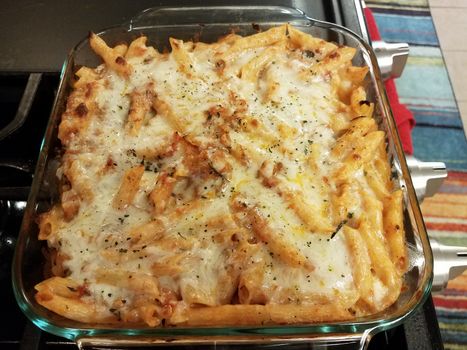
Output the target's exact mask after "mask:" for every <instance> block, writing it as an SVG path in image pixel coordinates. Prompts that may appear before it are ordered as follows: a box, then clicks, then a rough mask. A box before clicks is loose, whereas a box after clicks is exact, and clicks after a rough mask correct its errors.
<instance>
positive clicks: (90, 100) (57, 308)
mask: <svg viewBox="0 0 467 350" xmlns="http://www.w3.org/2000/svg"><path fill="white" fill-rule="evenodd" d="M303 28H306V27H303ZM242 30H243V29H242ZM147 42H148V39H147V37H146V36H140V37H137V38H135V39H134V40H133V41H132V42H131V43H119V44H118V45H116V46H114V47H110V46H109V45H108V44H107V43H106V42H105V41H104V40H103V39H102V38H101V37H99V36H97V35H95V34H93V33H91V35H90V38H89V43H90V46H91V49H92V50H93V51H94V52H95V53H96V54H97V55H98V56H100V57H101V58H102V60H103V64H101V65H99V66H98V67H96V68H90V67H80V68H79V69H78V70H77V71H76V81H75V82H74V84H73V86H72V91H71V93H70V95H69V97H68V101H67V104H66V110H65V111H64V113H63V115H62V120H61V122H60V125H59V130H58V137H59V139H60V141H61V145H62V149H61V152H60V156H59V166H58V169H57V172H56V174H57V177H58V181H57V183H59V191H58V192H59V196H57V203H53V205H52V206H51V208H50V210H48V211H46V212H44V213H42V214H40V215H39V217H38V220H37V224H38V228H39V235H38V238H39V239H40V240H44V241H47V243H45V242H44V244H47V246H48V253H47V254H46V256H47V260H48V263H47V264H46V270H47V275H46V279H45V280H44V281H42V282H40V283H38V284H37V285H36V286H35V288H36V294H35V297H36V300H37V303H38V304H39V305H42V306H43V307H45V308H46V309H48V310H50V311H52V312H54V313H56V314H58V315H61V316H64V317H66V318H68V319H71V320H75V321H78V322H83V323H87V324H88V325H89V324H92V323H104V324H107V323H108V324H115V325H112V328H114V327H120V326H124V327H127V328H128V327H130V328H131V327H134V326H133V325H137V326H138V327H140V326H141V325H145V326H146V327H167V326H175V327H204V326H206V327H218V326H260V325H281V324H287V325H288V324H303V325H309V324H310V323H328V322H339V321H352V320H354V319H360V320H362V319H364V317H366V316H368V315H372V314H375V313H380V312H384V310H385V309H386V308H388V307H389V306H390V305H392V304H393V303H394V302H395V301H396V300H397V298H398V297H399V295H400V293H401V288H402V285H403V279H404V273H405V272H406V270H407V252H406V242H405V237H404V212H403V210H404V206H403V192H402V190H399V189H397V187H396V184H395V182H393V181H392V180H391V164H390V161H389V159H388V154H387V150H386V143H385V137H386V136H385V133H384V132H383V131H381V130H379V125H378V123H377V121H376V120H375V118H374V116H373V113H374V108H375V107H374V104H373V102H372V101H368V100H367V98H368V97H367V89H366V83H367V81H366V79H365V77H366V75H367V73H368V67H366V66H363V67H356V66H354V65H353V63H352V61H353V60H354V56H355V54H356V49H354V48H352V47H346V46H341V45H337V44H335V43H331V42H326V41H324V40H322V39H321V38H317V37H313V36H311V35H309V34H306V33H305V32H302V31H300V30H298V29H296V28H294V27H293V26H292V25H290V24H285V25H282V26H276V27H272V28H270V29H268V30H264V31H259V30H257V33H256V34H254V35H250V36H241V35H238V34H234V33H230V34H228V35H226V36H224V37H222V38H220V39H219V40H218V41H216V42H213V43H202V42H199V41H198V40H197V39H196V38H195V39H194V40H193V41H183V40H181V39H178V38H174V37H172V38H169V44H170V51H169V50H165V51H164V52H162V53H160V52H158V51H157V50H156V49H155V48H154V47H151V46H148V44H147ZM355 61H356V60H355ZM368 96H371V94H368Z"/></svg>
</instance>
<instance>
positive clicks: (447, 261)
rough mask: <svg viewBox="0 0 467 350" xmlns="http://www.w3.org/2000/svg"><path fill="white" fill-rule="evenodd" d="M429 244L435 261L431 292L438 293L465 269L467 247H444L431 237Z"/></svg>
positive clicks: (466, 266) (466, 265) (466, 264)
mask: <svg viewBox="0 0 467 350" xmlns="http://www.w3.org/2000/svg"><path fill="white" fill-rule="evenodd" d="M430 243H431V249H432V250H433V258H434V261H435V264H434V267H433V287H432V291H433V292H440V291H442V290H443V289H444V288H446V286H447V284H448V281H449V280H451V279H453V278H455V277H457V276H459V275H460V274H461V273H462V272H464V270H465V269H466V268H467V247H458V246H448V245H444V244H441V243H439V242H438V241H437V240H436V239H434V238H431V237H430Z"/></svg>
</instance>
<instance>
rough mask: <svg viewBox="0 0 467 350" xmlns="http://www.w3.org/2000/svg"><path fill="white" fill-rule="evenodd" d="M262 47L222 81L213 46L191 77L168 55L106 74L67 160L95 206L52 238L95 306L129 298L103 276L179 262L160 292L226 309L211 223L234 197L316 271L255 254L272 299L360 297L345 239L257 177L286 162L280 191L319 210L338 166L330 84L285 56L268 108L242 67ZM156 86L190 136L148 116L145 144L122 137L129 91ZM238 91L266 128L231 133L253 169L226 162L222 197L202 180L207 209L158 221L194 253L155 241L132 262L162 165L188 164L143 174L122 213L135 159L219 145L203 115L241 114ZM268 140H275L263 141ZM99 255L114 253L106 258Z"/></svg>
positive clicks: (199, 54)
mask: <svg viewBox="0 0 467 350" xmlns="http://www.w3.org/2000/svg"><path fill="white" fill-rule="evenodd" d="M262 50H263V49H262V48H257V49H255V50H249V51H246V52H244V53H242V54H240V56H239V57H238V58H236V59H235V60H234V61H233V62H230V63H228V64H227V66H226V68H225V70H224V72H223V74H222V75H219V74H218V73H217V72H216V71H215V57H213V56H212V55H213V53H212V51H210V50H209V49H206V50H201V49H198V50H195V51H194V52H191V53H190V58H191V59H192V61H193V62H194V64H193V66H194V67H193V76H192V77H191V78H188V77H187V76H186V74H185V73H183V72H182V71H181V70H180V69H179V66H178V63H177V62H176V60H175V58H174V57H173V55H171V54H169V55H167V56H164V58H161V59H154V60H152V61H151V62H149V63H144V64H143V63H141V64H136V61H135V62H133V69H134V71H133V73H132V74H131V76H130V78H129V80H125V79H123V78H122V77H120V76H119V75H118V74H116V73H114V72H112V71H106V72H105V75H104V77H103V78H102V84H100V85H99V88H98V93H97V97H96V102H97V105H98V108H99V113H98V114H97V115H95V116H93V118H92V119H91V121H90V124H89V126H88V127H87V129H86V131H85V132H83V133H81V134H80V135H79V137H77V138H76V139H75V140H74V141H73V142H72V144H71V145H70V146H69V149H70V150H78V152H77V153H76V154H75V155H70V157H71V159H73V160H75V161H77V162H78V163H79V171H80V173H81V174H82V176H83V179H86V180H87V181H88V182H89V185H90V186H91V188H92V192H93V194H94V196H93V199H92V201H90V202H85V201H83V202H82V203H81V207H80V210H79V213H78V214H77V215H76V216H75V217H74V218H73V219H72V220H71V221H69V222H67V223H65V224H64V225H63V226H62V228H61V229H60V230H59V232H58V234H57V235H56V237H55V240H54V241H50V244H51V245H53V246H55V247H56V248H59V249H60V251H61V252H63V253H64V254H65V255H66V256H68V257H69V260H66V262H65V267H66V268H67V269H68V270H69V271H70V278H72V279H74V280H76V281H80V282H83V281H87V282H88V283H89V286H90V287H89V292H90V294H91V296H90V297H89V298H92V299H93V300H94V301H95V302H96V303H99V304H102V305H106V306H108V307H110V306H111V305H112V303H113V302H114V301H115V300H117V299H125V300H131V298H132V294H131V291H129V290H126V289H125V288H121V287H120V288H119V287H118V286H111V285H109V284H106V283H99V282H98V281H96V278H95V271H96V270H97V269H112V268H115V267H116V266H118V268H119V269H122V270H126V271H131V272H138V271H140V272H144V273H149V274H150V273H151V267H152V266H153V264H154V263H157V262H158V261H163V259H166V258H170V257H173V256H174V255H175V254H182V255H183V258H182V259H181V260H180V269H181V272H180V274H179V275H178V277H176V278H172V277H170V276H160V277H159V278H158V283H159V285H160V286H163V287H166V288H169V289H172V290H173V291H174V292H175V293H177V294H179V295H180V296H181V297H183V296H184V293H188V294H189V290H190V288H192V289H194V290H195V291H197V293H200V294H203V293H205V294H206V295H208V294H209V295H211V297H210V298H205V299H202V298H200V300H201V299H202V300H204V302H205V303H206V304H208V305H215V304H218V303H219V300H218V299H216V297H215V295H216V292H215V291H216V290H217V289H218V288H219V283H221V282H220V281H219V275H220V274H221V273H223V271H224V272H225V270H226V268H227V258H226V252H225V249H227V247H228V246H229V245H228V244H227V243H222V242H221V243H219V242H218V241H216V240H214V239H213V232H212V229H211V228H210V227H208V225H207V223H208V222H209V220H212V219H213V218H215V217H216V216H218V215H230V207H229V201H230V198H231V196H233V195H241V196H242V198H245V199H246V201H247V202H248V205H251V206H257V207H258V208H259V211H260V213H261V215H263V216H264V217H265V218H267V221H268V224H269V225H270V226H271V228H272V229H273V230H275V231H277V232H281V233H283V234H284V235H285V239H286V241H287V242H288V244H290V245H291V246H292V247H294V249H296V250H297V251H298V252H300V253H301V254H303V256H305V257H306V259H307V260H308V261H309V262H310V263H311V264H312V265H313V266H314V270H313V271H307V270H305V269H299V268H291V267H290V266H288V265H287V264H286V263H284V262H283V261H280V260H277V259H272V258H271V257H270V255H269V254H268V250H267V247H263V248H262V250H260V251H259V252H258V253H257V255H255V256H254V257H251V259H253V260H254V259H257V261H263V262H266V263H267V266H270V267H269V268H268V269H266V270H265V273H264V275H263V278H262V281H259V283H258V286H257V288H258V289H261V290H263V292H264V293H265V294H267V295H268V300H269V301H270V302H271V303H276V302H287V301H286V300H285V301H284V295H287V294H289V295H292V294H293V296H294V297H293V298H294V299H295V300H299V301H300V302H304V303H306V302H312V301H313V298H314V297H315V296H316V295H320V296H323V297H326V298H328V299H329V300H332V299H333V298H334V297H335V296H336V295H340V296H345V295H347V296H348V295H351V294H352V293H354V292H355V285H354V282H353V279H352V267H351V263H350V257H349V253H348V251H347V248H346V244H345V240H344V238H343V237H342V235H337V236H336V237H335V238H333V239H330V235H329V234H328V233H323V232H311V231H309V230H308V229H307V228H306V227H305V225H304V224H303V222H302V221H301V219H300V218H299V217H298V216H297V214H296V213H295V212H294V211H293V209H291V207H290V205H289V204H288V203H287V202H286V201H285V200H284V198H283V197H281V195H280V193H279V192H278V191H277V190H276V189H275V188H269V187H267V186H264V185H263V184H262V180H261V178H260V177H259V176H258V171H259V169H260V167H261V165H262V163H263V162H264V161H270V162H272V163H273V164H277V163H279V162H280V163H282V165H283V170H282V171H281V172H280V173H279V174H278V175H277V178H278V179H279V180H280V181H281V183H282V186H284V188H287V189H288V190H290V191H297V192H300V193H302V194H303V196H304V197H305V198H307V200H308V201H309V202H310V203H312V204H314V205H318V206H322V205H323V202H326V201H328V200H329V198H330V193H329V189H328V188H327V187H326V186H323V179H322V177H323V176H325V175H329V174H330V173H331V172H332V171H333V170H334V169H335V166H334V165H332V162H330V161H328V160H329V159H328V158H329V151H330V149H331V147H332V145H333V143H334V142H335V137H336V136H335V135H334V132H333V131H332V129H331V128H330V126H329V124H330V121H331V119H332V118H333V114H335V113H336V105H337V103H336V96H334V93H333V90H332V87H331V85H330V83H329V82H327V81H326V80H325V79H323V78H322V77H320V76H311V77H309V79H307V80H305V79H302V78H301V77H300V72H301V70H302V68H303V66H304V63H303V62H301V61H299V60H295V59H289V58H288V57H287V53H285V52H284V53H282V54H280V55H279V56H278V58H277V60H276V61H274V62H273V63H271V64H269V65H268V67H267V74H268V76H269V79H272V80H273V81H276V82H278V83H279V84H278V88H277V90H276V91H275V92H274V96H273V100H272V101H265V100H264V89H266V88H267V86H266V82H265V81H264V80H261V79H260V81H259V83H258V84H254V83H251V82H245V81H244V80H242V79H241V78H239V71H240V67H241V66H243V65H244V64H246V63H247V62H248V61H249V60H251V59H252V58H253V57H255V56H256V55H259V54H261V52H262ZM129 63H132V61H131V60H130V61H129ZM148 84H152V85H151V86H153V89H154V91H153V92H154V94H155V95H157V97H158V98H159V99H161V100H163V101H165V102H166V103H167V104H168V105H169V106H170V108H171V109H172V111H173V113H174V114H175V115H176V116H177V117H178V118H179V123H180V124H181V126H182V128H183V130H176V129H175V127H174V123H173V122H172V121H171V120H169V119H168V118H166V116H163V115H161V114H160V113H157V114H156V113H154V112H150V113H148V116H147V120H145V122H144V125H143V126H142V128H141V130H140V132H139V133H138V135H137V136H130V135H128V134H126V132H125V128H124V126H125V123H126V121H127V118H128V112H129V109H130V97H129V94H130V93H131V92H132V91H134V90H136V89H141V88H144V87H145V86H148ZM232 94H234V95H235V96H237V99H240V100H244V101H245V105H246V112H244V113H243V115H244V116H246V117H248V118H251V119H255V120H257V121H258V122H259V123H260V127H259V129H261V130H259V131H258V130H256V131H255V130H253V131H245V130H244V129H242V128H241V127H238V128H230V131H229V138H230V141H231V143H232V145H233V146H241V147H242V148H243V149H244V151H245V153H246V156H247V158H248V164H247V165H244V164H240V162H239V161H238V160H236V159H234V157H232V156H230V155H228V156H227V162H228V163H229V164H230V165H232V168H233V170H232V172H231V174H230V175H229V178H228V179H226V180H225V181H224V182H225V183H224V184H223V186H224V187H223V188H222V190H220V189H219V188H217V189H216V186H218V185H217V182H215V181H214V182H212V183H210V185H209V187H208V182H206V184H204V185H203V186H204V187H202V188H204V189H203V191H204V192H203V193H205V194H206V196H207V198H209V199H206V200H205V201H204V204H203V205H202V206H200V207H198V209H194V210H192V211H190V212H189V213H188V214H186V215H185V214H182V215H180V216H179V218H178V219H177V220H176V221H171V219H170V218H169V217H167V218H164V217H162V218H161V220H162V221H163V222H164V225H165V227H166V232H165V235H166V237H169V238H170V237H172V238H173V239H174V240H179V241H180V242H182V243H183V242H185V241H186V242H191V245H192V247H191V249H190V250H189V251H184V250H183V249H178V248H177V249H168V248H164V247H159V246H158V243H157V241H155V242H151V243H148V247H146V248H145V254H144V255H143V258H140V257H141V254H139V253H138V254H139V255H138V254H133V253H132V247H131V246H130V243H129V240H128V238H127V237H128V234H129V232H130V230H131V229H132V228H134V227H137V226H140V225H142V224H144V223H147V222H149V221H150V220H151V217H152V215H153V214H152V210H153V206H152V204H151V203H150V202H149V201H148V195H149V193H150V192H151V191H152V190H153V188H154V186H155V184H156V182H157V179H158V178H159V175H160V170H161V168H164V169H169V168H170V167H171V166H172V167H174V168H176V167H177V166H178V167H179V166H181V165H180V164H181V163H180V160H179V159H177V157H176V156H174V157H172V158H170V157H168V158H167V159H164V160H161V161H159V163H158V161H157V160H153V164H151V165H150V166H149V169H147V170H146V171H145V173H144V175H143V177H142V180H141V183H140V189H139V191H138V193H137V194H136V196H135V199H134V202H133V205H131V206H129V207H128V208H126V209H125V210H123V211H118V210H116V209H114V208H113V207H112V201H113V198H114V196H115V193H116V192H117V191H118V189H119V186H120V183H121V179H122V176H123V174H124V173H125V171H126V170H128V169H129V168H131V167H132V166H136V165H137V164H139V162H140V161H141V158H140V157H135V154H134V153H138V152H139V151H144V150H151V149H156V148H157V147H160V146H161V145H165V144H170V142H171V139H172V135H173V134H174V133H175V132H176V131H178V132H179V133H180V134H181V135H182V136H186V137H189V139H190V140H196V141H197V142H199V143H200V144H201V145H207V144H209V142H212V143H213V144H219V143H218V140H217V139H214V140H213V139H212V137H213V135H215V133H213V131H212V129H210V128H209V127H208V126H207V111H208V110H209V109H210V108H213V107H216V106H223V107H225V108H227V109H228V110H230V111H234V110H235V109H236V108H237V107H238V106H235V105H234V104H233V102H232V99H231V97H232ZM214 118H215V117H214ZM239 124H240V123H239ZM261 132H263V134H264V135H267V137H262V136H261V135H262V134H261ZM312 144H319V146H320V149H321V152H320V154H319V155H316V158H317V159H318V162H319V163H320V164H319V169H318V170H316V169H315V170H312V169H311V168H310V165H309V163H308V159H309V157H310V152H311V145H312ZM84 145H88V147H87V148H86V149H89V151H88V152H87V153H82V152H80V151H79V150H82V149H83V147H84ZM214 149H215V148H214ZM214 149H210V153H209V154H210V155H212V154H214V153H213V150H214ZM131 150H133V151H131ZM109 157H110V158H111V159H112V162H114V163H115V165H116V166H115V167H114V168H112V169H111V170H110V171H108V172H106V173H105V174H104V173H103V172H102V169H103V167H104V166H105V164H106V162H107V160H108V159H109ZM151 166H152V168H151ZM196 181H197V180H196ZM212 188H214V189H212ZM177 191H178V192H177ZM177 191H176V192H177V193H178V195H180V196H181V197H183V195H186V193H183V192H184V191H188V190H177ZM181 197H180V198H181ZM328 214H329V215H330V214H331V213H330V212H328ZM205 227H208V228H205ZM58 242H60V243H58ZM229 244H230V243H229ZM103 252H110V253H111V254H113V255H112V256H116V257H114V258H112V259H109V257H108V256H106V255H105V254H103ZM375 290H376V292H377V293H376V294H377V296H376V298H378V299H380V298H381V294H382V293H383V292H382V291H381V290H382V288H381V286H380V284H378V285H376V286H375ZM292 291H293V292H292ZM213 295H214V297H213ZM187 298H188V297H187Z"/></svg>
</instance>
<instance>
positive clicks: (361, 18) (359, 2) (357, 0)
mask: <svg viewBox="0 0 467 350" xmlns="http://www.w3.org/2000/svg"><path fill="white" fill-rule="evenodd" d="M354 4H355V9H356V10H357V18H358V24H359V26H360V30H361V31H362V38H363V40H365V41H366V42H367V43H370V42H371V38H370V34H369V33H368V29H367V27H366V19H365V14H364V13H363V9H364V8H366V4H365V1H364V0H354Z"/></svg>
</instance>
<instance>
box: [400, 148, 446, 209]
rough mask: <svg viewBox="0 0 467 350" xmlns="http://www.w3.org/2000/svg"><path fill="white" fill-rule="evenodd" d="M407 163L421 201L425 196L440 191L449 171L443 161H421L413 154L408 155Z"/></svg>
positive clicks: (430, 195)
mask: <svg viewBox="0 0 467 350" xmlns="http://www.w3.org/2000/svg"><path fill="white" fill-rule="evenodd" d="M405 159H406V160H407V165H408V167H409V169H410V175H411V177H412V182H413V185H414V188H415V192H416V194H417V198H418V201H419V202H422V201H423V199H424V198H425V197H432V196H434V194H435V193H436V192H438V190H439V188H440V187H441V184H442V183H443V181H444V179H446V178H447V176H448V172H447V170H446V164H444V163H443V162H421V161H419V160H418V159H416V158H415V157H413V156H409V155H406V157H405Z"/></svg>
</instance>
